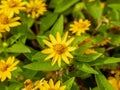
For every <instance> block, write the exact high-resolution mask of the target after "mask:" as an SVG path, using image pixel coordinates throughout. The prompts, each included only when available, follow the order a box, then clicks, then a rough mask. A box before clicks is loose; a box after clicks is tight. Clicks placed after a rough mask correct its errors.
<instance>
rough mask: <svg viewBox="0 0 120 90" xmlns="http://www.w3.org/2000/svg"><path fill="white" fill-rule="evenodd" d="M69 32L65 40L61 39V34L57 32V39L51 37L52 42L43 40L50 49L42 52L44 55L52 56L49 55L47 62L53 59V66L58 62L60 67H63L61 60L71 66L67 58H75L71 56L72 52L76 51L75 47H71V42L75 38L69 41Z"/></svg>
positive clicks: (64, 37)
mask: <svg viewBox="0 0 120 90" xmlns="http://www.w3.org/2000/svg"><path fill="white" fill-rule="evenodd" d="M67 37H68V32H66V33H65V35H64V36H63V38H61V36H60V33H59V32H57V34H56V39H55V37H54V36H53V35H51V34H50V35H49V38H50V41H47V40H43V42H44V43H45V44H46V45H47V46H48V47H49V48H47V49H45V50H42V53H44V54H50V55H48V56H47V57H46V58H45V60H49V59H50V58H53V59H52V65H54V64H55V63H56V61H58V66H59V67H60V66H61V59H62V60H63V61H64V62H65V63H67V64H69V63H70V61H69V60H68V58H67V57H69V58H73V56H72V55H71V54H70V52H71V51H73V50H75V47H71V46H69V45H70V44H71V42H72V41H73V40H74V38H71V39H69V40H68V41H66V40H67Z"/></svg>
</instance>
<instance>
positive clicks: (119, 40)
mask: <svg viewBox="0 0 120 90" xmlns="http://www.w3.org/2000/svg"><path fill="white" fill-rule="evenodd" d="M109 37H110V38H111V39H110V41H111V42H112V43H111V44H112V45H117V46H119V45H120V35H117V34H112V33H110V34H109Z"/></svg>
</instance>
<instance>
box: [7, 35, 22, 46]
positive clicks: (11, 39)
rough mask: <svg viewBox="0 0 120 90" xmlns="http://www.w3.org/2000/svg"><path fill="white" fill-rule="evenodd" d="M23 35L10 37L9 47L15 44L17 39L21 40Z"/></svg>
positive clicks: (8, 40)
mask: <svg viewBox="0 0 120 90" xmlns="http://www.w3.org/2000/svg"><path fill="white" fill-rule="evenodd" d="M21 35H22V34H20V33H18V34H15V35H13V36H12V37H10V38H9V39H7V43H8V44H9V45H12V44H13V43H14V42H16V41H17V39H19V38H20V36H21Z"/></svg>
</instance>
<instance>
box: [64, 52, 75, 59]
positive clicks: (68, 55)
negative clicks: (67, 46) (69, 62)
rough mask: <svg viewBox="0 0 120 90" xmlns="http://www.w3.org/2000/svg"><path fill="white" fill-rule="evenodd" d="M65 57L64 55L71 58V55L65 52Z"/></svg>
mask: <svg viewBox="0 0 120 90" xmlns="http://www.w3.org/2000/svg"><path fill="white" fill-rule="evenodd" d="M65 55H66V56H67V57H69V58H73V56H72V54H71V53H69V52H65Z"/></svg>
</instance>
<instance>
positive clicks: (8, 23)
mask: <svg viewBox="0 0 120 90" xmlns="http://www.w3.org/2000/svg"><path fill="white" fill-rule="evenodd" d="M19 19H20V17H14V18H12V17H10V16H8V15H7V14H5V13H0V32H5V31H10V27H15V26H18V25H20V22H18V20H19Z"/></svg>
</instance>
